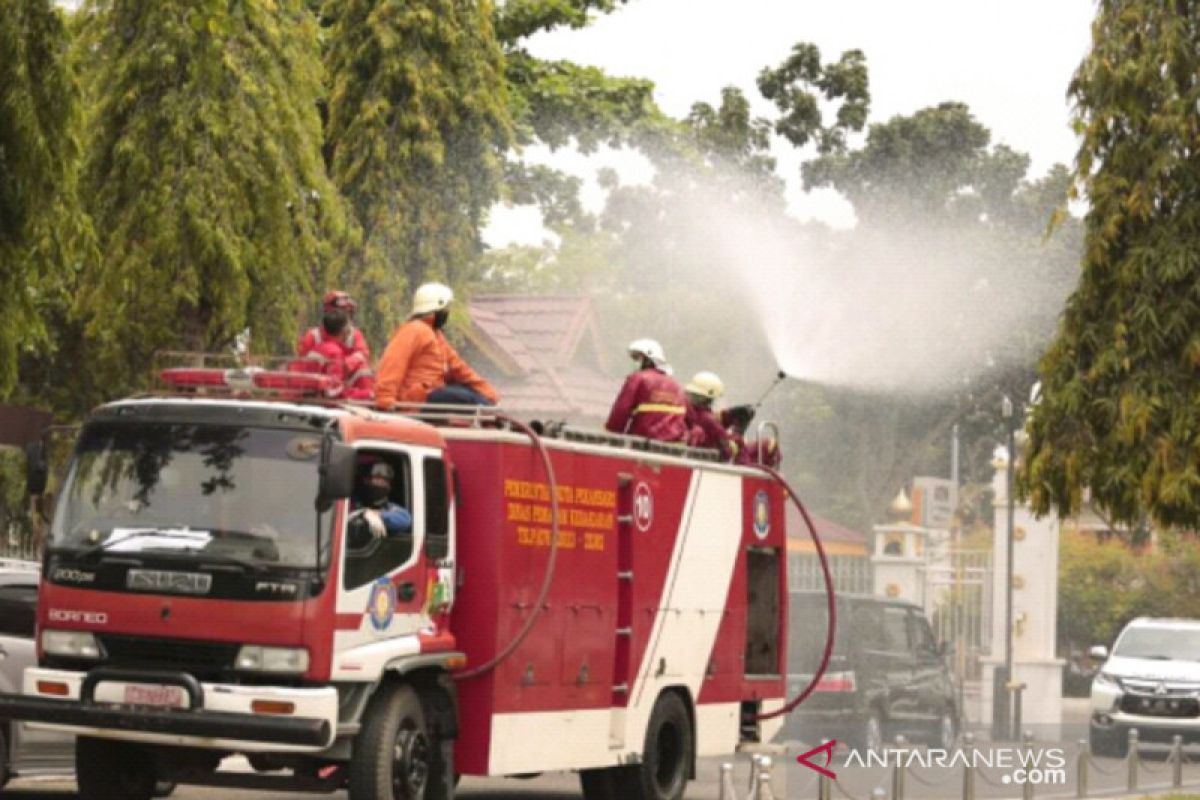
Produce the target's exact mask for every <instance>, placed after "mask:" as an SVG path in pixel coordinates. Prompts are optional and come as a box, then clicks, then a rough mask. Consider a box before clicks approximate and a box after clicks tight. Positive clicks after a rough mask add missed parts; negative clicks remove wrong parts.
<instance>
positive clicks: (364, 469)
mask: <svg viewBox="0 0 1200 800" xmlns="http://www.w3.org/2000/svg"><path fill="white" fill-rule="evenodd" d="M395 477H396V471H395V469H394V468H393V467H392V465H391V464H389V463H387V462H386V461H380V460H370V461H363V462H362V463H360V464H359V489H358V494H357V495H356V496H355V498H354V510H353V511H351V512H350V521H349V525H348V527H347V532H348V535H349V537H350V546H351V547H352V548H354V549H356V550H357V549H361V548H364V547H366V546H367V545H368V544H370V543H371V541H372V540H373V539H383V538H384V537H386V536H396V535H398V534H401V533H409V532H410V531H411V530H412V514H411V513H409V511H408V509H406V508H404V507H403V506H401V505H400V504H399V503H397V502H395V501H394V500H392V498H391V495H392V482H393V481H394V480H395Z"/></svg>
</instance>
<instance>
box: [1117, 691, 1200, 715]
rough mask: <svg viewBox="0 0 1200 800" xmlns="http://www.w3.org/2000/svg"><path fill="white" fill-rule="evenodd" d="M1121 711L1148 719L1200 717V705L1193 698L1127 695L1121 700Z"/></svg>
mask: <svg viewBox="0 0 1200 800" xmlns="http://www.w3.org/2000/svg"><path fill="white" fill-rule="evenodd" d="M1121 710H1122V711H1124V712H1125V713H1127V714H1140V715H1142V716H1147V717H1195V716H1200V703H1198V702H1197V701H1196V699H1195V698H1193V697H1154V696H1146V695H1139V694H1127V695H1125V696H1124V697H1122V698H1121Z"/></svg>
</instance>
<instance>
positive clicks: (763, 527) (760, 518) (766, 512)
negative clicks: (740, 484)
mask: <svg viewBox="0 0 1200 800" xmlns="http://www.w3.org/2000/svg"><path fill="white" fill-rule="evenodd" d="M770 532H771V501H770V500H769V499H767V493H766V492H765V491H763V490H762V489H759V490H758V493H757V494H756V495H754V535H755V536H757V537H758V538H760V539H765V538H767V534H768V533H770Z"/></svg>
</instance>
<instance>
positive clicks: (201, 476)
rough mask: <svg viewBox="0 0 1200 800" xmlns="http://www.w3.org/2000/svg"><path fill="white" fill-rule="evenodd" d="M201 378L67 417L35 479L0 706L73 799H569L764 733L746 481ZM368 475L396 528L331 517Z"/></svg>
mask: <svg viewBox="0 0 1200 800" xmlns="http://www.w3.org/2000/svg"><path fill="white" fill-rule="evenodd" d="M209 372H220V371H211V370H209V371H205V370H193V371H190V372H187V371H181V372H177V373H176V374H175V376H174V377H175V384H176V387H177V388H178V389H186V390H188V391H186V392H184V393H181V394H177V395H175V396H150V397H140V398H131V399H127V400H122V401H119V402H114V403H111V404H108V405H105V406H102V407H100V408H99V409H97V410H96V411H94V412H93V413H92V415H91V416H90V417H89V418H88V419H87V420H86V422H85V423H84V425H83V426H82V428H81V430H80V432H79V434H78V439H77V441H76V444H75V452H74V456H73V458H72V460H71V463H70V466H69V468H68V470H67V474H66V477H65V479H64V481H63V483H62V486H61V487H60V490H59V492H58V497H57V504H56V507H55V512H54V516H53V521H52V525H51V534H50V538H49V541H48V544H47V547H46V554H45V560H44V564H43V571H42V584H41V588H40V596H39V604H38V608H39V612H38V613H39V620H38V658H39V663H38V666H36V667H33V668H29V669H28V670H27V671H26V673H25V677H24V686H23V693H22V694H20V695H3V696H0V717H6V718H9V719H23V720H30V721H35V722H36V723H37V724H40V725H46V726H53V727H55V728H57V729H59V730H63V731H68V732H73V733H75V734H77V735H78V740H77V741H78V744H77V754H76V762H77V776H78V783H79V789H80V796H81V797H83V798H97V799H99V798H106V799H107V798H112V797H123V798H129V799H130V800H138V799H139V798H149V797H150V796H151V795H152V793H153V791H154V787H155V784H156V782H160V781H174V782H178V783H196V784H206V785H218V786H238V787H246V788H260V789H296V790H304V791H321V790H325V791H334V790H337V789H343V788H345V789H348V790H349V796H350V798H351V800H377V799H378V798H428V799H429V800H434V799H439V800H440V798H449V797H453V795H454V789H455V784H456V782H457V780H458V777H459V776H461V775H478V776H505V775H508V776H516V775H527V774H529V773H537V772H544V771H549V770H577V771H579V773H580V774H581V776H582V787H583V791H584V795H585V797H587V798H656V799H657V798H663V799H665V798H679V797H682V796H683V793H684V789H685V787H686V782H687V780H688V779H689V778H690V777H692V776H693V774H694V763H695V759H696V758H697V757H698V756H704V755H715V754H727V753H730V752H732V751H733V750H735V749H736V748H737V747H738V746H739V745H740V744H744V743H746V742H751V741H766V739H768V738H769V737H770V736H772V735H773V734H774V732H775V731H776V730H777V729H778V725H779V723H778V722H775V721H770V722H759V721H757V720H756V717H757V716H758V715H759V714H761V713H763V712H768V711H771V710H774V709H776V708H779V707H780V706H782V704H783V701H784V688H785V683H784V676H785V674H786V672H785V669H784V667H785V656H786V643H785V639H784V637H785V631H786V630H787V624H786V619H785V613H786V610H785V609H786V603H784V602H783V598H786V596H787V595H786V590H787V583H786V574H785V562H786V559H785V552H786V547H785V544H786V540H785V531H784V507H783V506H784V492H783V490H782V488H781V487H780V486H778V485H777V484H776V483H775V482H774V481H773V480H772V479H771V478H770V477H769V476H767V475H766V474H765V473H762V472H760V471H758V470H755V469H750V468H743V467H735V466H731V465H726V464H719V463H716V462H715V461H712V460H704V458H703V454H700V453H696V452H694V451H686V450H684V449H682V448H674V447H670V446H656V445H652V444H650V443H646V442H644V441H640V440H632V439H627V438H626V437H612V436H608V435H604V434H596V433H588V432H582V431H572V430H570V429H568V428H560V429H558V430H556V431H555V432H554V434H553V435H546V436H542V437H536V436H533V435H531V433H530V432H528V431H527V430H525V429H524V428H523V426H522V425H521V424H520V423H516V422H512V423H510V422H507V421H506V420H505V418H504V417H503V415H502V414H499V413H498V412H490V411H483V412H465V411H464V412H462V413H459V412H457V411H454V410H451V411H446V412H442V413H440V414H435V415H433V418H432V421H433V423H437V424H431V421H430V420H431V418H430V417H429V416H426V418H425V419H424V420H422V419H418V418H415V417H413V416H405V415H402V414H397V413H381V412H377V411H374V410H372V409H369V408H367V407H365V406H360V405H355V404H351V403H341V402H332V401H325V400H319V399H309V398H306V397H302V396H298V393H297V387H296V385H295V384H293V383H288V382H286V381H284V380H283V379H282V378H281V379H279V381H280V383H279V385H278V386H274V387H272V388H274V389H283V390H284V394H283V396H280V395H279V394H278V393H277V394H275V395H271V396H266V397H263V396H260V395H257V394H254V393H251V392H249V391H237V390H235V391H233V392H232V393H231V392H230V391H229V389H230V386H233V387H238V386H241V383H239V382H238V381H239V379H240V378H245V376H244V375H242V376H240V377H239V376H231V377H230V378H229V379H228V380H227V381H226V382H225V383H224V384H221V383H218V382H217V380H216V378H213V377H212V376H210V375H209V374H208V373H209ZM251 377H252V379H253V380H251V383H252V384H253V385H254V386H255V387H257V388H260V389H261V388H262V383H260V382H259V380H258V377H260V376H251ZM264 383H268V384H269V383H270V381H265V382H264ZM284 384H286V385H284ZM218 390H220V391H218ZM380 462H384V463H387V464H388V465H390V466H391V467H392V472H393V474H394V479H393V481H392V486H391V490H390V495H389V497H388V501H389V502H390V503H392V504H395V505H396V506H399V507H401V508H403V509H405V510H407V511H408V512H409V514H410V515H411V525H410V526H408V529H406V530H397V531H389V532H387V534H386V535H383V536H379V535H376V534H377V533H378V529H377V530H376V531H375V532H374V533H372V532H371V531H370V530H369V527H361V526H363V525H364V523H362V522H361V519H360V518H361V517H362V516H363V515H362V514H361V513H359V514H356V513H355V512H357V511H360V510H361V509H363V508H364V506H366V505H367V504H368V502H367V500H366V499H365V498H364V497H363V495H362V490H363V483H362V481H361V477H362V476H363V475H364V474H366V473H368V472H369V471H370V469H371V467H372V466H373V465H375V464H378V463H380ZM356 525H359V526H360V527H359V528H356V527H355V526H356ZM233 755H241V756H244V757H245V759H246V760H248V762H249V764H250V766H251V767H252V768H253V770H252V771H249V772H248V771H246V770H245V769H242V770H240V771H230V769H229V768H228V764H229V762H225V766H224V767H223V766H222V764H223V761H225V759H226V758H227V757H229V756H233ZM243 763H244V762H243Z"/></svg>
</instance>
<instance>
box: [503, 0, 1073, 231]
mask: <svg viewBox="0 0 1200 800" xmlns="http://www.w3.org/2000/svg"><path fill="white" fill-rule="evenodd" d="M1094 5H1095V4H1094V0H1003V1H1000V0H904V1H903V2H900V1H899V0H837V1H836V2H831V1H830V0H820V1H819V2H818V1H817V0H630V2H629V3H628V5H627V6H625V7H623V8H621V9H619V10H618V11H616V12H614V13H612V14H609V15H605V16H602V17H600V18H598V19H597V20H596V22H595V23H594V24H593V25H592V26H591V27H589V28H585V29H583V30H579V31H571V30H565V31H556V32H553V33H549V34H543V35H541V36H538V37H536V38H535V39H534V40H533V41H532V42H531V45H530V49H531V50H532V51H533V52H534V53H535V54H536V55H538V56H541V57H545V58H566V59H571V60H574V61H577V62H580V63H585V64H594V65H597V66H600V67H603V68H604V69H605V70H606V71H608V72H609V73H610V74H613V75H628V76H639V77H646V78H649V79H651V80H653V81H654V83H655V85H656V90H655V98H656V100H657V101H658V103H659V105H660V106H661V107H662V108H663V109H664V110H665V111H666V112H667V113H669V114H671V115H672V116H676V117H681V116H683V115H685V114H686V113H687V111H688V109H689V107H690V106H691V104H692V103H693V102H695V101H697V100H704V101H707V102H709V103H713V104H716V103H717V102H719V99H720V90H721V88H722V87H724V86H727V85H731V84H732V85H736V86H739V87H741V88H742V89H743V90H744V91H745V92H746V94H747V95H748V96H750V97H752V99H753V100H754V101H756V102H757V103H758V111H759V112H760V113H764V114H766V113H768V112H769V108H768V106H767V105H766V104H765V101H763V100H762V99H761V97H759V95H758V92H757V90H756V89H755V87H754V79H755V76H756V75H757V74H758V72H759V70H760V69H762V68H763V67H764V66H769V65H770V66H773V65H776V64H778V63H779V62H780V61H782V60H783V59H784V58H785V57H786V56H787V54H788V52H789V51H790V49H791V46H792V45H793V44H794V43H796V42H798V41H809V42H812V43H814V44H816V45H817V46H818V47H819V48H820V49H821V55H822V59H823V60H825V61H832V60H835V59H836V58H837V57H838V56H839V55H840V54H841V53H842V51H843V50H846V49H850V48H858V49H861V50H862V51H863V52H864V53H865V54H866V57H867V66H868V69H869V72H870V81H871V121H882V120H885V119H888V118H889V117H891V116H894V115H896V114H910V113H912V112H914V111H916V110H917V109H919V108H923V107H926V106H930V105H935V104H937V103H939V102H942V101H945V100H958V101H962V102H965V103H967V105H969V106H970V108H971V110H972V111H973V112H974V114H975V116H976V118H977V119H978V120H979V121H980V122H982V123H983V124H984V125H986V126H987V127H989V128H990V129H991V130H992V132H993V135H994V141H996V142H1003V143H1005V144H1008V145H1009V146H1011V147H1013V148H1015V149H1017V150H1019V151H1022V152H1026V153H1029V154H1030V156H1032V158H1033V166H1032V169H1031V172H1032V174H1034V175H1040V174H1042V173H1044V172H1045V171H1046V169H1047V168H1048V167H1049V166H1050V165H1051V164H1053V163H1055V162H1056V161H1062V162H1067V163H1069V162H1070V161H1071V159H1072V158H1073V156H1074V149H1075V139H1074V136H1073V134H1072V133H1071V131H1070V128H1069V125H1068V120H1069V112H1070V109H1069V106H1068V103H1067V100H1066V87H1067V82H1068V81H1069V80H1070V78H1071V75H1072V74H1073V72H1074V69H1075V67H1076V65H1077V64H1078V63H1079V61H1080V59H1081V58H1082V57H1083V55H1084V54H1085V53H1086V51H1087V47H1088V43H1089V36H1090V23H1091V20H1092V17H1093V15H1094V12H1095V8H1094ZM532 155H533V156H534V157H535V158H537V159H538V160H545V161H548V162H550V163H554V164H556V165H558V166H560V167H562V168H565V169H568V170H570V171H572V172H576V173H578V174H584V175H587V176H590V175H592V174H594V171H595V168H596V166H597V165H598V163H599V162H601V161H602V162H604V163H611V164H616V165H618V166H619V168H620V169H621V171H622V174H623V175H625V176H627V177H628V178H630V179H632V180H638V179H645V177H647V174H648V169H647V167H646V165H645V164H644V162H643V161H642V160H640V159H638V158H636V157H630V156H628V155H623V154H608V155H606V156H605V157H603V158H601V159H599V160H597V159H593V160H591V161H584V160H583V159H580V158H578V157H574V156H571V155H567V154H556V155H554V156H547V155H544V154H540V153H534V154H532ZM778 155H779V156H780V171H781V173H782V174H783V175H784V177H786V178H787V179H788V182H789V201H790V204H791V207H792V209H793V211H794V212H795V213H796V214H797V215H799V216H815V217H817V218H820V219H824V220H826V221H829V222H830V223H832V224H835V225H846V224H851V223H852V221H853V215H852V213H851V212H850V211H849V209H848V207H847V205H846V204H845V203H844V202H842V201H840V199H839V198H837V197H836V196H834V195H833V194H832V192H822V193H820V196H816V197H806V196H804V195H803V193H802V192H801V191H800V188H799V185H798V184H799V180H798V167H799V162H800V160H801V158H803V157H807V156H808V155H810V154H806V153H800V154H796V153H795V152H785V151H782V150H781V151H780V152H779V153H778ZM587 199H589V200H590V201H591V204H592V205H595V204H596V203H597V202H598V199H599V198H598V193H597V191H596V190H594V189H593V190H592V191H590V192H589V193H588V197H587ZM539 228H540V226H538V225H537V224H536V214H533V213H532V212H530V211H524V212H516V213H514V212H512V211H508V210H504V209H499V210H498V212H497V213H496V214H495V215H494V219H493V223H492V225H491V227H490V229H489V231H488V236H487V239H488V240H489V242H491V243H492V244H503V243H504V242H505V241H508V240H526V241H528V240H530V239H536V238H538V236H539V234H538V233H537V231H538V230H539Z"/></svg>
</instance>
